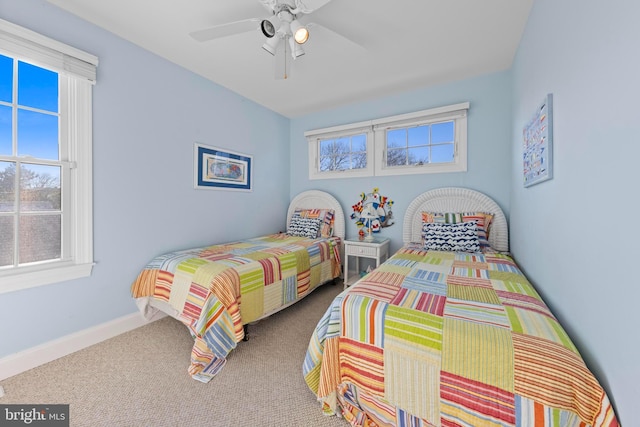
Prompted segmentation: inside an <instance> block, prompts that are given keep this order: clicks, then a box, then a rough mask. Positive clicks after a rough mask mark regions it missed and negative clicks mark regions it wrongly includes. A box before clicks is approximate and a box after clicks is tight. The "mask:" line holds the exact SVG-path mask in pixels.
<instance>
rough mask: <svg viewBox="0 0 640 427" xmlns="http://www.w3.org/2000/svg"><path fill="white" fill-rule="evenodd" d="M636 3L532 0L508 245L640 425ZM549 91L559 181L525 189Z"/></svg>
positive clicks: (520, 79)
mask: <svg viewBox="0 0 640 427" xmlns="http://www.w3.org/2000/svg"><path fill="white" fill-rule="evenodd" d="M638 16H640V3H638V2H637V1H633V0H612V1H609V2H584V1H579V0H565V1H562V2H558V1H553V0H536V2H535V4H534V6H533V9H532V11H531V15H530V17H529V22H528V25H527V28H526V32H525V34H524V37H523V39H522V42H521V45H520V48H519V50H518V54H517V57H516V60H515V63H514V66H513V76H514V91H513V106H514V109H513V117H514V120H513V130H512V146H513V150H512V151H513V155H512V159H511V163H512V169H513V172H512V178H511V181H512V182H513V188H512V191H511V248H512V251H513V253H514V255H515V257H516V260H517V261H518V263H519V264H520V266H521V267H522V268H523V269H524V270H525V272H526V274H527V275H528V277H529V278H530V279H531V280H532V282H533V283H534V284H535V285H536V286H537V288H538V289H539V290H540V291H541V293H542V294H543V296H544V298H545V300H546V301H547V302H548V303H549V305H550V306H551V308H552V310H553V312H554V313H555V314H556V315H557V317H558V318H559V319H560V321H561V323H562V324H563V325H564V326H565V327H566V329H567V330H568V332H569V334H570V335H571V337H572V338H573V340H574V341H575V343H576V345H577V346H578V348H579V349H580V351H581V353H582V355H583V357H584V358H585V360H586V361H587V364H588V365H589V367H590V368H591V369H592V370H593V371H594V372H595V373H596V375H597V376H598V378H599V380H600V382H601V383H602V384H603V385H604V386H605V387H606V388H607V389H608V391H609V395H610V397H612V400H613V401H614V403H615V404H616V407H617V411H618V415H619V419H620V421H621V423H622V424H623V425H626V426H637V425H640V406H639V405H638V398H639V396H640V363H638V361H639V360H640V332H639V331H638V327H639V326H640V312H639V311H638V304H637V302H638V300H639V299H640V286H639V285H640V279H639V278H638V270H637V266H638V262H639V260H640V249H639V246H638V243H639V242H640V232H639V231H638V230H639V228H638V227H637V226H636V224H635V223H634V222H633V221H634V217H635V213H637V212H638V210H639V209H640V202H639V199H640V190H639V189H638V187H639V184H640V178H638V159H640V144H638V140H639V135H640V118H639V117H640V115H639V114H638V99H640V83H639V82H638V77H639V76H640V56H638V51H639V49H640V26H638V22H637V17H638ZM547 93H553V97H554V101H553V109H554V111H553V119H554V128H553V138H554V147H553V155H554V171H553V174H554V177H553V179H552V180H550V181H546V182H543V183H540V184H538V185H535V186H532V187H529V188H523V186H522V184H521V179H522V178H521V177H522V163H521V157H520V156H521V152H522V148H521V141H522V137H521V135H522V127H523V126H524V124H525V123H526V122H527V120H529V118H530V117H531V115H532V114H533V112H534V110H535V109H536V107H537V105H538V104H539V103H540V102H542V100H543V98H544V96H545V95H546V94H547Z"/></svg>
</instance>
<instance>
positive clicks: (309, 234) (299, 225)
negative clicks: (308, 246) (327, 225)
mask: <svg viewBox="0 0 640 427" xmlns="http://www.w3.org/2000/svg"><path fill="white" fill-rule="evenodd" d="M321 223H322V220H321V219H318V218H303V217H300V216H294V217H291V222H290V223H289V228H288V229H287V234H289V235H290V236H298V237H306V238H309V239H315V238H316V237H318V231H319V230H320V224H321Z"/></svg>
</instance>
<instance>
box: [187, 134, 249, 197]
mask: <svg viewBox="0 0 640 427" xmlns="http://www.w3.org/2000/svg"><path fill="white" fill-rule="evenodd" d="M193 151H194V186H195V188H196V189H203V188H204V189H211V190H235V191H251V186H252V179H253V173H252V169H253V157H252V156H249V155H247V154H242V153H236V152H233V151H230V150H226V149H222V148H217V147H210V146H207V145H203V144H199V143H195V145H194V150H193Z"/></svg>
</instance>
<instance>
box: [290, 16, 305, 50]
mask: <svg viewBox="0 0 640 427" xmlns="http://www.w3.org/2000/svg"><path fill="white" fill-rule="evenodd" d="M291 33H292V34H293V39H294V40H295V41H296V43H298V44H303V43H305V42H306V41H307V40H309V30H307V28H306V27H303V26H302V25H301V24H300V23H299V22H298V21H297V20H296V19H294V20H293V21H291Z"/></svg>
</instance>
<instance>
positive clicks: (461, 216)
mask: <svg viewBox="0 0 640 427" xmlns="http://www.w3.org/2000/svg"><path fill="white" fill-rule="evenodd" d="M470 221H475V222H476V224H477V227H478V240H479V241H480V248H482V249H485V248H490V247H491V245H489V231H490V228H491V221H493V214H490V213H486V212H462V213H438V212H422V223H423V224H424V223H428V222H434V223H439V224H458V223H461V222H470ZM422 237H423V240H424V235H423V236H422Z"/></svg>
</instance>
